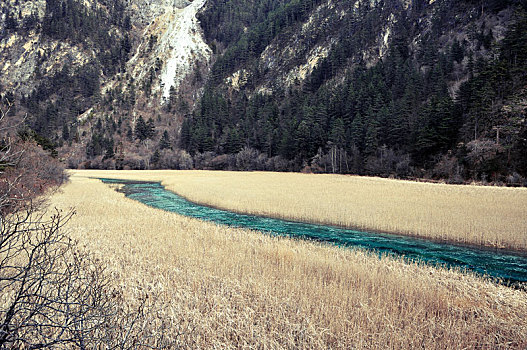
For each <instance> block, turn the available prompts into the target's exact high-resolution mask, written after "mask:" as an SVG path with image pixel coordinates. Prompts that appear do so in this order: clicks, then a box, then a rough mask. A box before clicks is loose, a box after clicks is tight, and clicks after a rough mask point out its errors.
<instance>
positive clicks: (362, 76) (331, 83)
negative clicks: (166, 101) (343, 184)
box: [181, 0, 527, 181]
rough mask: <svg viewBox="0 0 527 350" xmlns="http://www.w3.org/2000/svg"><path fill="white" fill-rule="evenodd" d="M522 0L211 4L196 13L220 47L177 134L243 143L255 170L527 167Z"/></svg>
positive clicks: (194, 148)
mask: <svg viewBox="0 0 527 350" xmlns="http://www.w3.org/2000/svg"><path fill="white" fill-rule="evenodd" d="M262 3H265V4H266V5H267V7H266V8H265V10H267V12H266V13H265V11H263V10H261V6H262ZM240 8H243V9H244V12H243V13H240V12H239V9H240ZM251 9H253V11H251ZM524 11H525V8H524V7H523V6H522V4H520V3H519V2H514V1H448V0H443V1H435V2H432V1H430V2H428V1H414V2H412V3H411V4H408V2H403V1H375V2H351V1H341V2H335V3H333V2H326V1H315V0H313V1H301V0H298V1H282V2H256V3H254V2H250V1H241V0H237V1H235V0H232V1H227V2H212V5H209V7H208V8H207V9H206V10H205V11H204V12H203V13H202V15H201V17H202V22H204V28H205V33H206V35H207V38H208V39H209V40H210V42H211V44H212V45H213V46H214V47H216V48H221V49H218V51H219V52H218V53H219V57H218V59H217V61H216V63H215V65H214V66H213V68H212V71H211V75H210V79H209V81H208V83H207V85H206V88H205V94H204V96H203V99H202V101H201V106H200V108H198V109H197V110H196V111H195V112H194V113H193V116H192V117H191V118H189V119H187V120H186V122H185V123H184V125H183V128H182V134H181V144H182V146H183V147H184V148H186V149H187V150H188V151H189V152H191V153H193V154H197V153H204V152H207V151H209V152H213V153H214V154H236V153H238V152H239V151H240V150H242V149H244V148H245V151H246V152H245V153H247V154H248V155H249V156H250V158H251V159H252V160H253V162H252V163H253V164H251V165H250V167H253V168H254V167H256V168H258V167H260V168H265V167H266V166H268V165H266V164H265V159H266V158H272V157H276V156H280V157H281V158H282V159H285V160H288V161H289V162H287V163H288V165H287V166H289V167H293V168H295V169H301V168H309V169H311V170H313V171H331V172H344V173H348V172H349V173H359V174H371V175H399V176H433V177H438V178H445V177H446V178H450V179H451V180H452V181H460V180H461V179H463V178H465V179H467V178H472V179H483V180H485V179H493V180H499V179H501V180H504V179H505V176H506V175H513V174H515V175H514V176H517V175H518V174H520V175H522V176H525V175H527V173H526V172H525V171H526V169H525V164H524V163H525V151H526V150H525V132H526V125H525V117H524V111H525V110H524V108H522V107H524V101H525V100H524V95H523V89H524V88H525V73H526V68H527V66H526V65H525V63H526V62H525V61H524V60H523V55H524V53H525V52H527V51H525V44H526V41H525V35H526V32H525V14H524ZM218 14H221V15H218ZM247 14H252V15H251V16H247ZM247 17H248V18H249V19H248V18H247ZM511 23H515V24H513V25H510V24H511ZM231 28H243V32H242V33H241V34H240V30H235V31H234V32H233V33H231ZM306 57H307V59H306ZM306 61H307V63H308V67H307V69H304V70H303V71H302V68H305V67H302V64H303V63H305V62H306ZM313 62H314V64H313ZM309 64H311V65H310V66H309ZM298 66H300V70H299V69H296V70H295V67H298ZM299 71H300V73H304V74H296V75H295V74H291V73H295V72H296V73H298V72H299ZM247 147H250V148H252V149H253V150H254V151H256V152H254V151H253V152H249V151H248V150H247ZM258 154H259V156H260V157H258ZM255 155H257V156H256V157H255ZM522 155H523V156H522ZM238 158H240V156H239V157H238ZM211 163H212V166H216V167H229V166H236V164H235V163H236V157H222V158H220V159H216V162H211ZM238 163H240V162H238ZM282 164H283V162H282Z"/></svg>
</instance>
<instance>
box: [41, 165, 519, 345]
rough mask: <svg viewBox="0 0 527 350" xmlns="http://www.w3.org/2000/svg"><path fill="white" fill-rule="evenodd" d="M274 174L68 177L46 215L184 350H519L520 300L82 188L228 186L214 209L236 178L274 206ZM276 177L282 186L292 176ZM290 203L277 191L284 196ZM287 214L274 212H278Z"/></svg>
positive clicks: (429, 272)
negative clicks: (65, 213) (58, 212)
mask: <svg viewBox="0 0 527 350" xmlns="http://www.w3.org/2000/svg"><path fill="white" fill-rule="evenodd" d="M167 175H177V176H171V177H168V176H167ZM242 175H243V176H242ZM279 175H280V174H278V175H276V177H273V176H275V175H274V174H258V173H254V174H251V173H247V174H240V176H241V177H238V178H236V175H235V174H230V173H204V172H148V173H137V172H135V173H134V172H99V171H98V172H93V171H76V172H74V173H73V175H72V177H71V182H70V183H69V184H67V185H66V186H64V188H63V191H62V192H61V193H58V194H55V195H54V196H53V197H52V198H51V200H50V206H51V207H57V208H61V209H67V208H69V207H75V210H76V212H77V214H76V215H75V216H74V217H73V219H72V220H71V222H70V223H69V225H68V229H69V231H70V234H71V236H72V237H73V238H75V239H78V240H79V242H80V243H81V244H82V245H84V246H85V247H86V249H87V250H88V251H91V252H93V253H94V254H96V255H97V256H98V257H99V259H100V261H101V262H103V264H105V265H107V267H108V273H110V274H111V276H112V280H113V283H114V284H115V286H116V288H117V287H118V288H119V289H120V290H122V291H123V292H122V294H123V295H122V299H123V300H124V301H125V303H126V304H127V307H129V308H130V309H134V308H138V307H139V305H141V303H142V300H145V298H147V300H149V302H148V303H149V305H150V309H149V310H150V311H149V313H148V315H149V317H150V319H149V320H148V321H145V322H144V323H142V326H143V327H150V328H154V329H155V328H158V327H160V325H161V324H164V325H165V326H167V325H168V326H169V327H168V328H169V329H171V330H172V331H173V334H170V336H172V337H174V338H177V342H178V343H179V344H180V345H181V346H183V347H186V348H207V349H209V348H222V349H228V348H256V347H257V348H269V349H277V348H310V349H314V348H316V349H322V348H346V349H349V348H351V347H353V348H371V349H378V348H400V349H402V348H404V349H407V348H426V349H434V348H436V349H449V348H450V349H459V348H475V347H480V348H525V347H526V346H527V298H526V297H525V292H523V291H519V290H513V289H511V288H507V287H504V286H500V285H496V284H494V283H492V282H490V281H487V280H484V279H482V278H479V277H475V276H472V275H468V274H463V273H460V272H457V271H448V270H443V269H436V268H433V267H429V266H423V265H419V264H416V263H407V262H404V261H402V260H400V259H394V258H391V257H383V258H381V259H379V258H378V257H377V256H376V255H375V254H369V253H366V252H363V251H360V250H349V249H340V248H336V247H332V246H326V245H323V244H316V243H312V242H303V241H297V240H290V239H286V238H273V237H270V236H267V235H262V234H258V233H254V232H251V231H246V230H241V229H232V228H227V227H222V226H217V225H215V224H211V223H206V222H201V221H198V220H195V219H190V218H186V217H182V216H179V215H176V214H173V213H168V212H164V211H161V210H157V209H153V208H150V207H147V206H145V205H143V204H140V203H138V202H135V201H133V200H130V199H127V198H125V197H124V195H123V194H121V193H118V192H116V191H114V190H113V189H111V188H110V186H108V185H104V184H102V183H101V182H100V181H99V180H96V179H90V178H88V177H89V176H96V177H111V176H113V177H118V178H135V179H137V180H139V179H143V180H153V179H159V180H161V179H163V180H164V183H165V185H166V186H167V187H168V188H170V189H174V190H176V191H178V192H180V188H176V186H175V185H174V183H175V182H179V181H180V180H181V181H182V182H181V183H182V185H181V186H182V187H185V186H188V193H183V192H180V193H182V194H183V195H185V196H187V197H189V198H190V199H196V200H197V199H199V198H198V196H197V195H196V196H195V197H191V196H190V195H189V193H192V192H193V191H194V193H199V190H200V189H201V191H203V192H206V191H207V189H208V191H210V193H212V194H214V195H215V193H216V192H214V190H213V188H214V186H209V185H205V184H206V183H207V182H211V183H214V182H215V181H217V182H219V183H221V182H222V181H223V182H225V181H227V182H230V181H232V184H233V185H232V186H233V187H224V188H223V189H222V188H218V189H217V190H216V191H221V193H223V195H222V197H219V198H222V199H228V198H234V197H235V196H236V193H237V192H234V193H235V194H229V193H231V192H233V191H234V189H235V188H239V189H240V191H243V189H244V188H248V186H250V185H249V182H248V181H249V180H244V181H245V182H244V181H242V180H243V178H244V177H245V178H246V179H249V178H250V177H251V176H254V177H255V178H254V181H256V182H257V183H258V184H259V186H258V187H255V188H253V189H254V190H255V191H258V192H259V195H263V193H264V192H265V186H270V187H269V188H268V190H269V191H271V192H272V193H273V194H274V196H278V197H277V198H284V196H285V195H284V196H282V197H280V196H279V195H278V194H277V193H278V192H276V188H281V186H286V185H285V184H284V183H282V182H281V183H280V184H278V183H277V182H278V177H279ZM282 176H283V178H284V179H286V178H289V179H293V180H294V177H297V176H299V177H302V176H303V175H300V174H282ZM214 177H217V180H214ZM266 177H268V179H267V180H266V179H265V178H266ZM226 178H227V179H229V178H232V180H226ZM350 179H351V180H353V181H365V182H368V181H372V182H373V183H376V182H378V180H377V179H354V178H350ZM325 180H331V181H328V186H329V187H320V188H317V187H306V190H305V192H315V193H321V194H322V195H321V197H319V202H321V203H324V198H325V197H324V193H326V196H327V193H329V192H328V191H331V188H332V187H331V186H336V187H333V188H344V186H342V184H341V185H340V186H339V185H338V184H339V181H338V180H339V178H338V177H334V178H332V177H326V178H325ZM308 181H311V180H308ZM342 181H348V180H346V179H344V178H342ZM237 182H238V183H239V186H234V184H236V183H237ZM183 184H186V185H183ZM191 184H194V186H191ZM273 184H274V186H275V187H272V186H273ZM289 184H290V186H291V187H292V183H289ZM262 185H264V187H261V186H262ZM381 185H382V182H381ZM394 185H396V186H398V185H399V182H394ZM224 186H226V185H224ZM299 186H300V184H299ZM182 187H181V188H182ZM273 189H274V190H273ZM438 189H441V190H442V188H441V187H438ZM295 191H296V190H295V189H294V188H290V189H288V192H289V194H294V193H297V192H295ZM341 192H343V193H344V190H341ZM523 195H524V196H525V194H523ZM387 196H388V198H389V194H388V193H387ZM311 197H313V195H312V194H311V195H309V194H305V195H304V196H302V197H299V198H300V199H298V201H297V204H296V205H295V206H293V208H297V207H298V208H302V206H303V205H305V204H306V203H308V204H309V203H310V202H309V200H310V199H309V198H311ZM511 197H514V196H512V195H511ZM381 198H382V197H381ZM241 203H242V204H244V203H245V205H247V204H246V202H241ZM342 204H343V205H344V204H345V203H342ZM287 205H288V204H287V203H286V202H283V203H282V204H281V207H280V208H286V207H287ZM252 208H253V210H255V209H254V208H255V207H252ZM280 208H277V209H275V210H280ZM335 208H336V206H335ZM269 214H270V213H269Z"/></svg>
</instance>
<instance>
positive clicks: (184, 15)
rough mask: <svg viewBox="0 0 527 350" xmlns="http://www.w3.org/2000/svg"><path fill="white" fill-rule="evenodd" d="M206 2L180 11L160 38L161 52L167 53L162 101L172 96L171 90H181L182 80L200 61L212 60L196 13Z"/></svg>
mask: <svg viewBox="0 0 527 350" xmlns="http://www.w3.org/2000/svg"><path fill="white" fill-rule="evenodd" d="M205 2H206V0H194V1H193V2H192V3H191V4H190V5H188V6H187V7H185V8H184V9H183V10H179V11H177V12H178V13H176V15H175V16H174V18H173V20H172V21H171V22H170V23H169V24H168V29H167V31H166V32H165V33H164V35H163V36H162V37H161V38H160V39H159V45H158V49H161V50H162V51H163V52H164V53H166V57H167V59H166V61H165V62H166V63H165V65H164V67H163V70H162V74H161V83H162V86H163V93H162V96H163V98H165V99H167V98H168V97H169V96H170V88H171V87H172V86H173V87H174V88H176V90H177V88H178V87H179V85H180V84H181V81H182V80H183V79H184V78H185V77H186V76H187V75H188V74H189V73H190V72H192V70H193V69H194V68H195V67H196V62H197V61H209V60H210V56H211V54H212V51H211V49H210V48H209V46H208V45H207V44H206V43H205V41H204V40H203V36H202V34H201V28H200V26H199V23H198V20H197V18H196V14H197V12H198V10H199V9H200V8H201V7H202V6H203V5H204V4H205Z"/></svg>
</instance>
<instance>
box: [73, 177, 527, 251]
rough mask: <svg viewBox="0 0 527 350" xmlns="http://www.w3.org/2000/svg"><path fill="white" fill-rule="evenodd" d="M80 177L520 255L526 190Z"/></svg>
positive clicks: (524, 242)
mask: <svg viewBox="0 0 527 350" xmlns="http://www.w3.org/2000/svg"><path fill="white" fill-rule="evenodd" d="M72 173H74V174H78V175H79V176H92V177H104V176H107V177H113V178H122V179H135V180H146V181H160V182H162V184H163V185H164V186H165V187H166V188H167V189H169V190H171V191H174V192H176V193H178V194H179V195H181V196H183V197H185V198H186V199H188V200H190V201H192V202H195V203H199V204H202V205H208V206H212V207H216V208H221V209H226V210H231V211H235V212H238V213H248V214H255V215H260V216H268V217H276V218H281V219H287V220H293V221H302V222H310V223H320V224H328V225H336V226H340V227H346V228H352V229H359V230H365V231H368V230H371V231H377V232H386V233H395V234H402V235H408V236H413V237H420V238H426V239H430V240H434V241H438V242H449V243H454V244H460V245H466V246H475V247H487V248H488V249H498V250H504V251H514V252H516V253H520V254H522V255H524V254H525V253H526V252H527V220H525V217H527V189H525V188H505V187H482V186H467V185H445V184H433V183H417V182H411V181H401V180H390V179H381V178H368V177H357V176H345V175H327V174H324V175H323V174H320V175H314V174H298V173H265V172H221V171H220V172H212V171H97V170H75V171H73V172H72Z"/></svg>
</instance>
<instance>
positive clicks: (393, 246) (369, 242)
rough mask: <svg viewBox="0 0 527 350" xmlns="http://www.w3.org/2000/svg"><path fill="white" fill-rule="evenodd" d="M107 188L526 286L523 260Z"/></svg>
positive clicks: (156, 192) (133, 186)
mask: <svg viewBox="0 0 527 350" xmlns="http://www.w3.org/2000/svg"><path fill="white" fill-rule="evenodd" d="M101 180H102V181H103V182H104V183H108V184H123V185H124V186H123V188H122V189H121V191H122V192H124V193H125V195H126V196H127V197H129V198H131V199H134V200H137V201H139V202H141V203H144V204H146V205H149V206H152V207H154V208H159V209H163V210H166V211H170V212H175V213H178V214H181V215H185V216H190V217H193V218H198V219H201V220H205V221H212V222H215V223H218V224H222V225H228V226H233V227H243V228H248V229H251V230H256V231H262V232H268V233H270V234H273V235H282V236H289V237H300V238H304V239H310V240H316V241H323V242H330V243H332V244H336V245H339V246H349V247H361V248H366V249H370V250H374V251H377V252H378V253H380V254H390V255H396V256H404V257H405V258H407V259H411V260H419V261H425V262H427V263H431V264H437V265H446V266H448V267H458V268H461V269H467V270H472V271H475V272H477V273H479V274H483V275H488V276H492V277H497V278H500V279H502V280H503V281H504V282H506V283H517V282H520V284H522V283H521V282H527V257H523V256H518V255H514V254H507V253H503V252H499V251H493V250H484V249H476V248H469V247H461V246H456V245H450V244H442V243H436V242H431V241H427V240H424V239H416V238H411V237H404V236H399V235H391V234H380V233H370V232H362V231H355V230H350V229H345V228H339V227H333V226H325V225H315V224H307V223H300V222H293V221H287V220H280V219H272V218H266V217H260V216H254V215H244V214H238V213H234V212H230V211H226V210H221V209H215V208H211V207H207V206H203V205H199V204H196V203H192V202H190V201H188V200H186V199H184V198H183V197H181V196H178V195H177V194H175V193H173V192H170V191H167V190H166V189H165V188H164V187H163V186H162V185H161V184H160V183H153V182H135V181H126V180H115V179H101Z"/></svg>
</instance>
